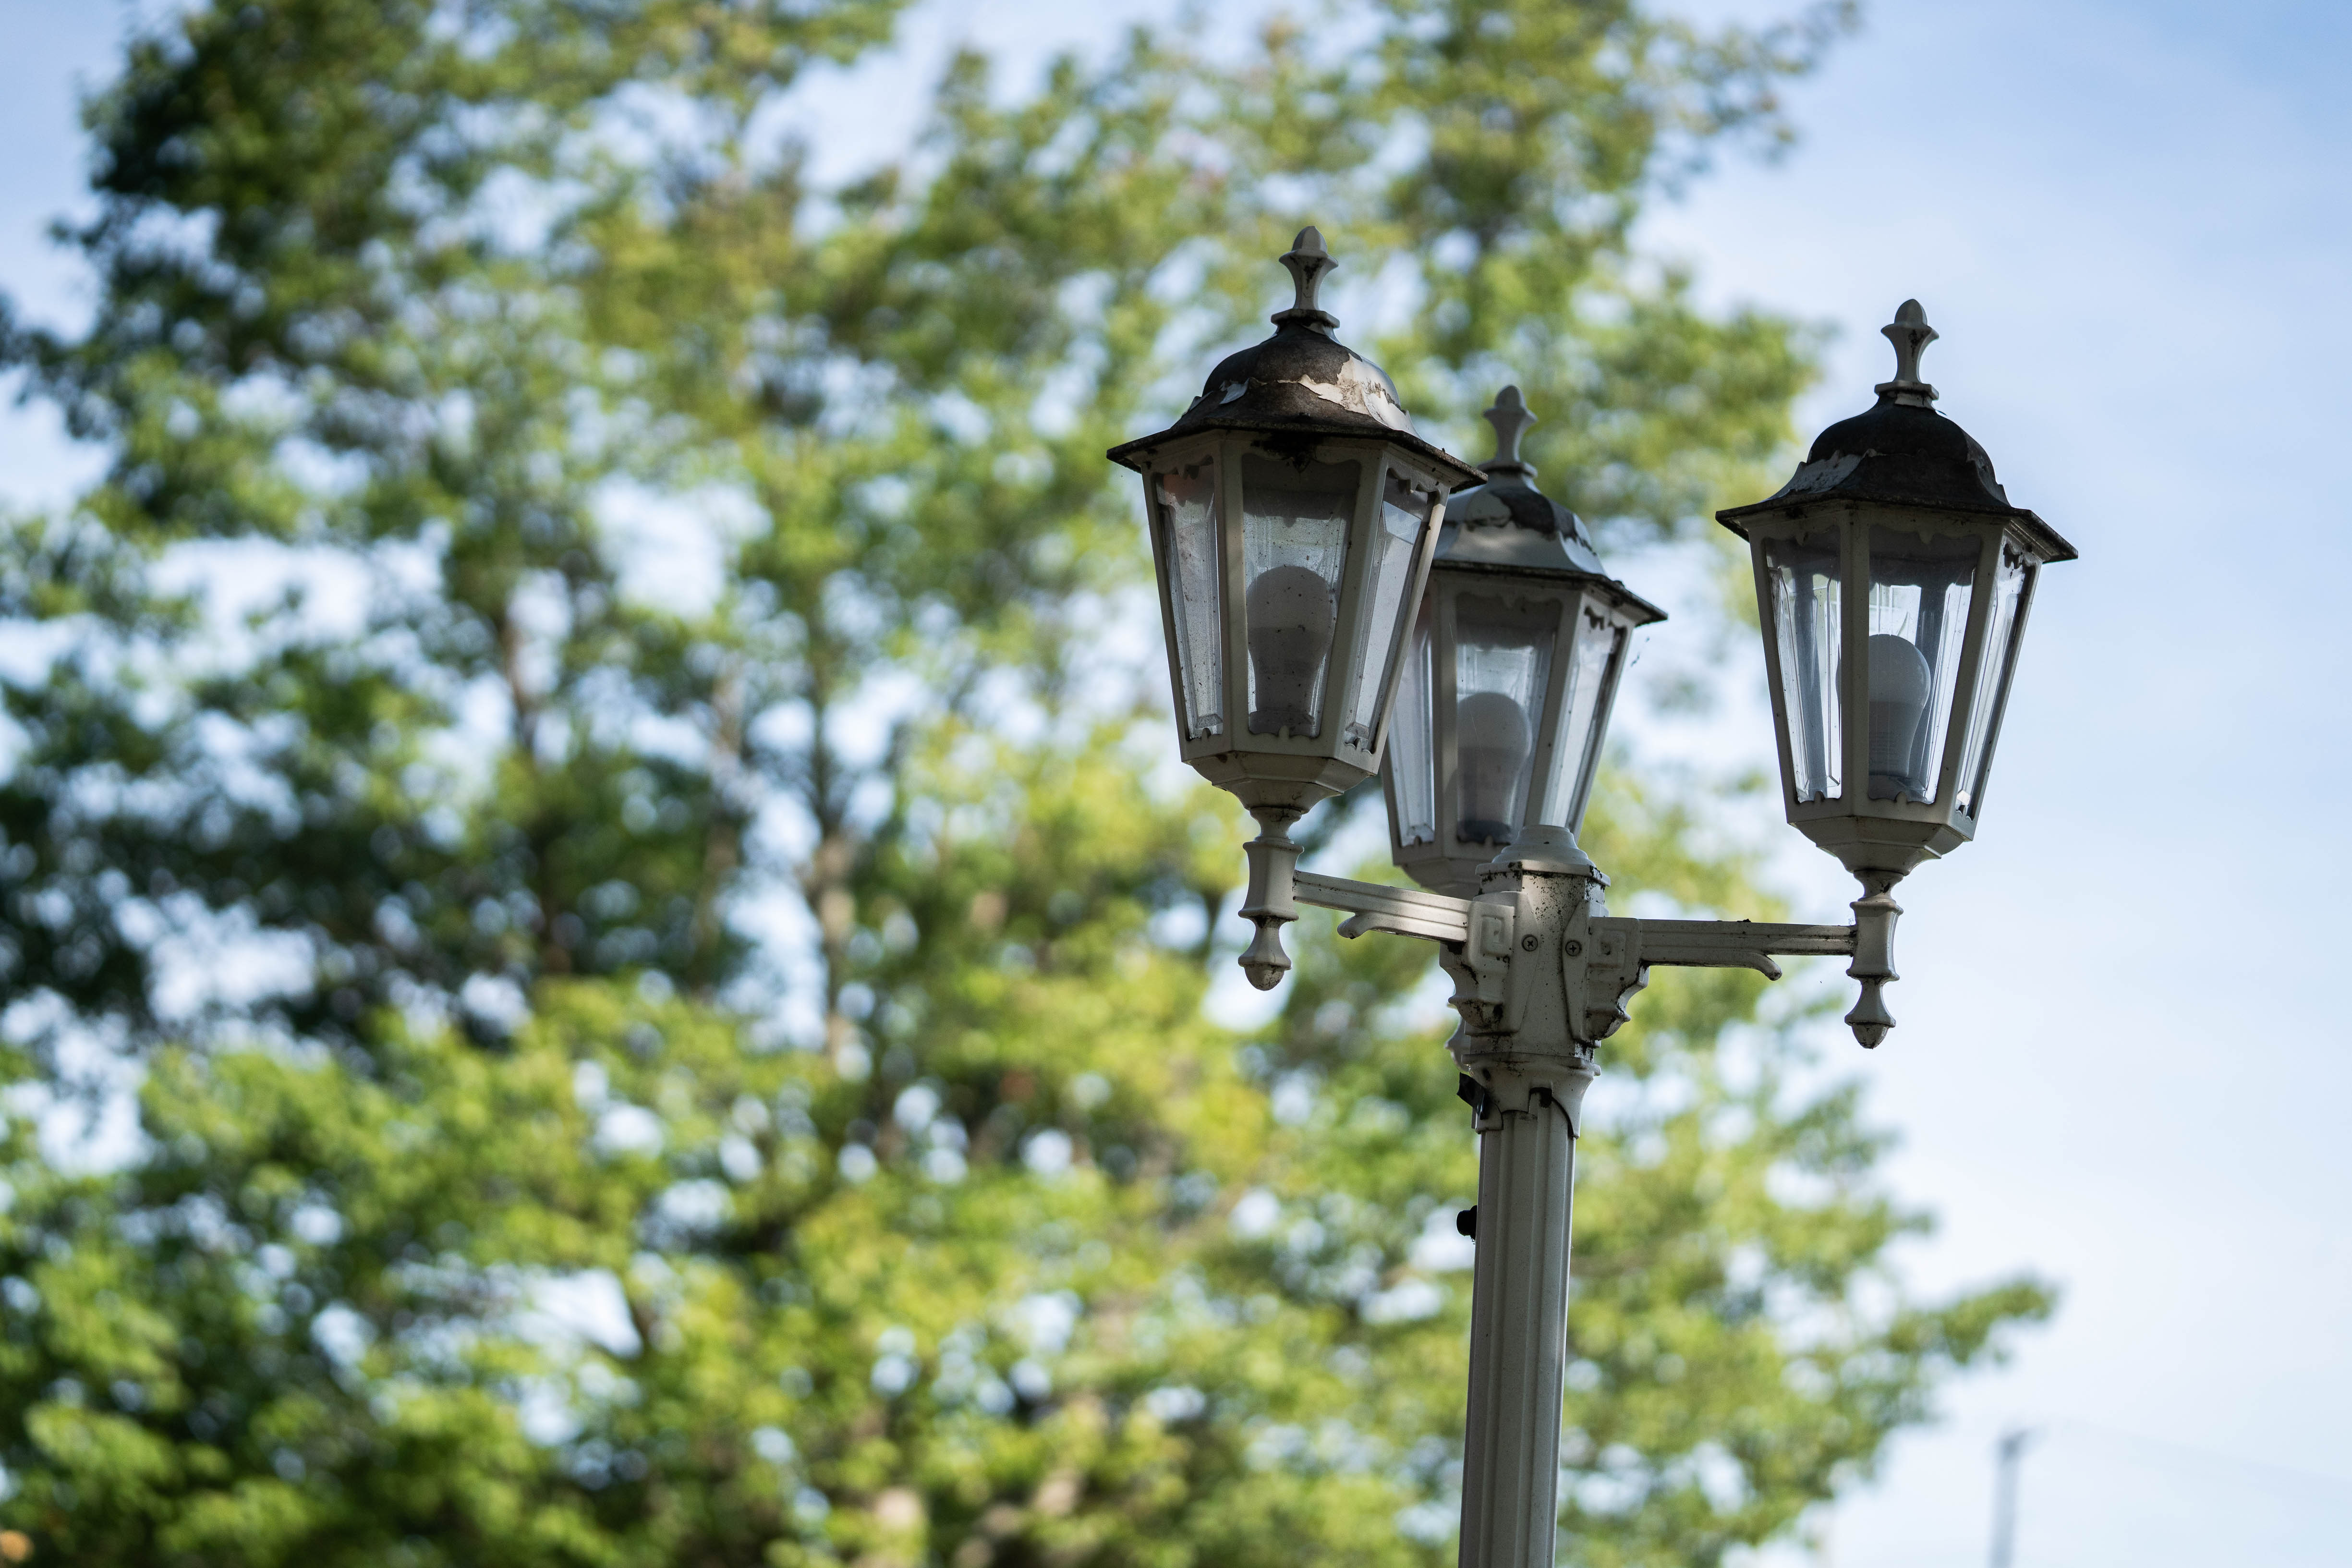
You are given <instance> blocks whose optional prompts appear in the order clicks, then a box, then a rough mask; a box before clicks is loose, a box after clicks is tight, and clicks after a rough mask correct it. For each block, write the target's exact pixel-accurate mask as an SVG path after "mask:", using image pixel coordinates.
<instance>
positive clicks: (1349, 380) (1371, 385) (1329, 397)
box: [1294, 359, 1412, 431]
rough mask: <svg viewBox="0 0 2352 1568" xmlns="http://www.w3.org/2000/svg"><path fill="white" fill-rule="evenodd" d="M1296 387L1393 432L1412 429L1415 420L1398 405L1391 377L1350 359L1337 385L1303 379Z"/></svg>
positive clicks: (1341, 371) (1341, 369) (1342, 368)
mask: <svg viewBox="0 0 2352 1568" xmlns="http://www.w3.org/2000/svg"><path fill="white" fill-rule="evenodd" d="M1294 385H1297V386H1303V387H1305V388H1306V389H1307V391H1309V392H1311V393H1313V394H1314V395H1316V396H1318V397H1319V398H1321V399H1322V400H1323V401H1324V402H1326V403H1336V404H1338V405H1339V406H1340V407H1342V408H1345V409H1347V410H1348V411H1349V412H1350V413H1354V414H1362V415H1366V416H1370V417H1371V418H1374V419H1377V420H1379V421H1380V422H1381V424H1383V425H1385V426H1388V427H1389V428H1390V429H1391V430H1404V431H1410V430H1412V416H1410V415H1408V414H1407V413H1405V411H1404V405H1403V404H1402V403H1399V402H1398V401H1397V395H1396V393H1395V392H1394V391H1393V390H1391V388H1390V386H1389V383H1388V377H1386V376H1384V375H1382V374H1381V373H1380V372H1379V371H1377V370H1375V369H1373V368H1372V366H1371V365H1370V364H1368V363H1365V362H1364V361H1362V360H1360V359H1350V360H1349V361H1348V362H1347V363H1345V364H1342V365H1341V366H1340V367H1339V380H1338V381H1337V382H1336V383H1334V382H1328V381H1317V380H1315V379H1313V378H1312V377H1310V376H1300V377H1299V378H1298V379H1297V382H1295V383H1294Z"/></svg>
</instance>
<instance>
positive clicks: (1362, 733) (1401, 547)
mask: <svg viewBox="0 0 2352 1568" xmlns="http://www.w3.org/2000/svg"><path fill="white" fill-rule="evenodd" d="M1436 502H1437V494H1436V492H1435V491H1434V490H1427V489H1420V488H1419V487H1417V486H1415V485H1414V484H1413V483H1412V481H1411V480H1409V479H1405V478H1404V477H1403V476H1402V475H1400V474H1395V473H1391V474H1389V475H1387V476H1386V477H1385V478H1384V479H1383V480H1382V482H1381V508H1380V519H1379V521H1378V522H1377V524H1376V525H1375V526H1374V527H1373V529H1372V543H1371V560H1370V562H1369V563H1367V566H1368V570H1367V572H1366V574H1365V577H1364V607H1363V611H1362V613H1361V614H1360V615H1359V616H1357V617H1356V660H1355V665H1356V696H1355V700H1353V701H1352V702H1350V703H1349V705H1348V709H1349V711H1348V728H1347V731H1346V733H1347V736H1348V738H1349V740H1351V741H1353V742H1356V744H1358V745H1359V746H1361V747H1363V748H1364V749H1365V750H1366V751H1370V750H1371V748H1372V741H1373V739H1374V738H1375V737H1376V736H1378V735H1379V734H1380V732H1381V728H1380V719H1381V694H1382V693H1384V692H1386V691H1387V690H1388V689H1389V675H1390V660H1391V658H1393V657H1394V656H1393V654H1392V652H1391V650H1392V649H1394V648H1395V647H1396V646H1397V632H1398V630H1399V626H1398V623H1399V622H1400V621H1402V619H1403V618H1404V615H1405V602H1404V595H1405V590H1406V589H1408V588H1410V587H1412V562H1413V555H1414V553H1415V552H1417V551H1418V550H1419V549H1420V548H1421V541H1422V537H1423V535H1424V534H1426V533H1427V532H1428V531H1429V511H1430V508H1431V507H1433V506H1434V505H1435V504H1436Z"/></svg>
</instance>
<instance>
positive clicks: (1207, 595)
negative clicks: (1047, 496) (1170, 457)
mask: <svg viewBox="0 0 2352 1568" xmlns="http://www.w3.org/2000/svg"><path fill="white" fill-rule="evenodd" d="M1151 500H1152V504H1153V505H1154V506H1156V507H1157V508H1158V509H1159V510H1160V539H1161V541H1162V544H1161V548H1162V549H1164V550H1166V551H1167V552H1168V559H1167V560H1166V561H1165V562H1163V563H1161V567H1160V571H1161V574H1162V575H1163V576H1164V578H1165V579H1166V581H1167V584H1168V614H1169V620H1170V623H1171V625H1170V632H1171V635H1172V636H1173V637H1175V639H1176V684H1177V689H1178V690H1179V691H1180V692H1181V695H1182V699H1183V703H1184V714H1183V719H1184V734H1185V737H1186V738H1187V739H1189V740H1194V741H1197V740H1199V739H1200V738H1201V737H1202V736H1203V735H1222V734H1223V733H1224V732H1225V700H1224V689H1225V683H1224V651H1223V650H1224V637H1223V633H1222V630H1221V628H1220V626H1219V625H1218V616H1217V531H1218V530H1217V460H1216V459H1215V458H1202V459H1201V460H1200V461H1199V462H1197V463H1192V464H1190V465H1188V466H1186V467H1184V468H1178V469H1176V470H1175V471H1173V472H1172V473H1165V474H1154V475H1152V476H1151Z"/></svg>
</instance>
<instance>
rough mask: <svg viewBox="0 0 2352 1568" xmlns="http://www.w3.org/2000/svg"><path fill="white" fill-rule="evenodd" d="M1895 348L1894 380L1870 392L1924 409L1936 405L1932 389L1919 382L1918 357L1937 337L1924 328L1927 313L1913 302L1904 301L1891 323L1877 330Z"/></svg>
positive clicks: (1915, 301)
mask: <svg viewBox="0 0 2352 1568" xmlns="http://www.w3.org/2000/svg"><path fill="white" fill-rule="evenodd" d="M1878 330H1879V331H1881V332H1883V333H1885V337H1886V341H1887V342H1890V343H1893V344H1894V345H1895V379H1894V380H1893V381H1882V382H1880V383H1879V384H1877V385H1876V386H1874V387H1873V388H1872V389H1871V390H1872V391H1874V392H1875V393H1877V394H1878V395H1880V396H1881V397H1892V398H1894V399H1895V402H1897V403H1908V404H1911V405H1914V406H1916V407H1919V408H1925V407H1927V405H1929V404H1931V403H1933V402H1935V401H1936V389H1935V388H1934V387H1932V386H1930V385H1928V384H1927V383H1926V382H1924V381H1921V380H1920V379H1919V355H1920V354H1921V353H1922V352H1924V351H1925V350H1926V349H1927V345H1928V344H1929V343H1932V342H1935V341H1936V339H1937V337H1938V336H1939V335H1940V334H1938V333H1937V331H1936V329H1935V328H1933V327H1931V326H1929V325H1928V324H1927V311H1925V310H1921V309H1920V308H1919V301H1918V300H1904V301H1903V304H1902V307H1901V308H1900V309H1899V310H1896V311H1895V320H1894V321H1890V322H1888V323H1887V324H1886V325H1885V326H1883V327H1881V328H1879V329H1878Z"/></svg>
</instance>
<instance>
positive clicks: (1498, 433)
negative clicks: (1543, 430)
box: [1435, 386, 1666, 626]
mask: <svg viewBox="0 0 2352 1568" xmlns="http://www.w3.org/2000/svg"><path fill="white" fill-rule="evenodd" d="M1535 422H1536V416H1535V415H1534V414H1533V413H1531V412H1529V410H1528V405H1527V401H1526V399H1524V398H1523V397H1521V396H1520V395H1519V389H1518V388H1517V387H1516V386H1507V387H1505V388H1503V390H1502V391H1501V392H1499V393H1497V394H1496V395H1495V405H1494V406H1493V407H1492V408H1489V409H1487V410H1486V423H1487V424H1489V425H1492V426H1494V427H1495V456H1494V458H1493V459H1492V460H1490V461H1488V462H1486V463H1485V464H1483V465H1481V466H1482V468H1484V470H1485V474H1486V483H1485V484H1483V485H1479V486H1477V487H1475V488H1474V489H1466V490H1462V491H1459V492H1457V493H1456V494H1455V495H1454V497H1453V498H1452V499H1450V500H1447V502H1446V503H1445V526H1444V530H1443V531H1441V532H1440V533H1439V534H1438V536H1437V556H1436V560H1435V564H1437V565H1440V566H1463V567H1468V568H1470V569H1471V570H1473V571H1490V572H1510V573H1524V574H1533V575H1538V576H1548V577H1569V578H1577V579H1580V580H1585V581H1591V580H1596V579H1597V580H1599V581H1601V582H1603V583H1606V584H1609V585H1610V586H1611V587H1612V588H1614V589H1615V590H1616V592H1617V594H1618V595H1619V596H1620V597H1621V598H1622V599H1623V600H1624V601H1625V606H1626V608H1627V609H1629V610H1631V611H1633V613H1634V615H1635V617H1636V620H1637V624H1639V625H1643V626H1647V625H1649V624H1651V623H1652V622H1654V621H1663V620H1664V619H1665V618H1666V613H1665V612H1664V610H1661V609H1659V608H1657V607H1656V606H1655V605H1652V604H1650V603H1649V602H1648V601H1647V600H1644V599H1643V598H1642V597H1641V596H1640V595H1636V594H1635V593H1633V590H1632V589H1630V588H1627V587H1626V586H1625V585H1624V584H1622V583H1620V582H1618V581H1617V580H1616V579H1615V578H1613V577H1612V576H1610V575H1609V569H1608V568H1607V567H1605V566H1603V565H1602V564H1601V552H1599V551H1598V550H1596V549H1594V548H1593V545H1592V536H1591V534H1590V533H1588V532H1587V531H1585V527H1584V521H1583V520H1582V519H1581V518H1580V517H1578V516H1577V515H1576V514H1575V513H1574V512H1572V511H1570V510H1568V508H1566V507H1564V506H1562V505H1560V504H1559V502H1558V501H1556V500H1552V499H1551V497H1549V496H1548V495H1546V494H1544V493H1543V491H1541V490H1539V489H1537V488H1536V485H1535V477H1536V466H1535V465H1534V464H1533V463H1530V462H1528V460H1527V459H1526V458H1523V457H1521V456H1520V455H1519V440H1520V437H1523V436H1524V435H1526V433H1527V430H1528V426H1531V425H1533V424H1534V423H1535Z"/></svg>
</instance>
